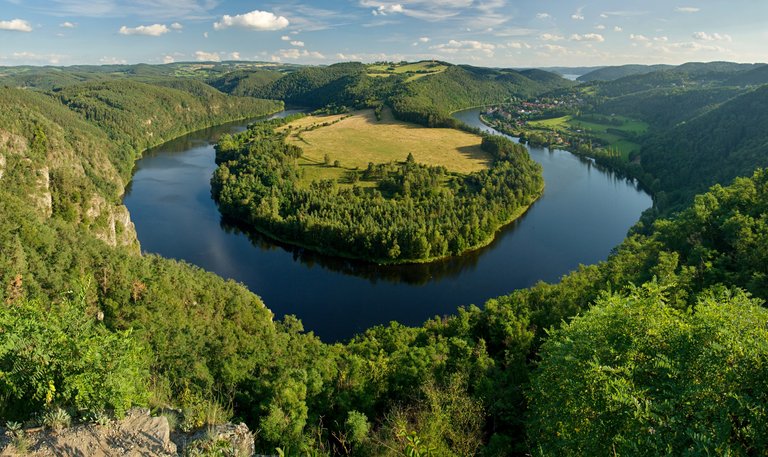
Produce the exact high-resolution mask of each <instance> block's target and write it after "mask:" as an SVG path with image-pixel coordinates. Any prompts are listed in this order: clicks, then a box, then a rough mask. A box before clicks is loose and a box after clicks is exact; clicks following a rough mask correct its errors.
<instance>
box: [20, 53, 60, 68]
mask: <svg viewBox="0 0 768 457" xmlns="http://www.w3.org/2000/svg"><path fill="white" fill-rule="evenodd" d="M63 57H66V56H63V55H61V54H35V53H34V52H26V51H24V52H14V53H13V54H11V55H10V56H8V58H9V59H10V60H13V61H15V62H46V63H49V64H51V65H58V64H59V63H61V59H62V58H63Z"/></svg>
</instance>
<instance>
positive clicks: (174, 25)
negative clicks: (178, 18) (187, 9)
mask: <svg viewBox="0 0 768 457" xmlns="http://www.w3.org/2000/svg"><path fill="white" fill-rule="evenodd" d="M171 28H172V29H173V30H181V29H183V28H184V26H183V25H181V24H179V23H178V22H174V23H173V24H171Z"/></svg>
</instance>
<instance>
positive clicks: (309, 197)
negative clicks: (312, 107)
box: [211, 120, 544, 263]
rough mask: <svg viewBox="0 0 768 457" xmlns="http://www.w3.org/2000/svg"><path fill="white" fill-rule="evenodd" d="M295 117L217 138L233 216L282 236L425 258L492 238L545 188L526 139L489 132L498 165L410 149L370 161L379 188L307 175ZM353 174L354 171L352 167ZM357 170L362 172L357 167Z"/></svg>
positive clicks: (488, 146)
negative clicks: (433, 162) (453, 167)
mask: <svg viewBox="0 0 768 457" xmlns="http://www.w3.org/2000/svg"><path fill="white" fill-rule="evenodd" d="M286 123H287V121H286V120H273V121H270V122H266V123H260V124H255V125H253V126H251V127H250V128H249V129H248V130H247V131H246V132H243V133H241V134H239V135H236V136H234V137H231V136H230V137H225V138H222V139H221V141H220V142H219V143H218V145H217V153H216V161H217V163H218V164H219V168H218V169H217V170H216V172H215V173H214V176H213V179H212V181H211V185H212V193H213V196H214V198H215V199H216V201H217V202H218V203H219V207H220V209H221V211H222V213H224V214H225V215H227V216H230V217H232V218H234V219H237V220H240V221H242V222H245V223H246V224H248V226H249V227H253V228H255V229H257V230H259V231H262V232H264V233H266V234H268V235H270V236H273V237H275V238H277V239H280V240H283V241H287V242H290V243H295V244H298V245H300V246H304V247H309V248H311V249H314V250H317V251H319V252H324V253H329V254H334V255H340V256H344V257H354V258H361V259H364V260H367V261H373V262H378V263H404V262H420V261H425V260H430V259H437V258H442V257H446V256H449V255H459V254H461V253H464V252H466V251H468V250H470V249H476V248H478V247H481V246H483V245H485V244H488V243H489V242H490V241H491V240H492V239H493V238H494V236H495V234H496V231H497V230H498V229H499V228H500V227H501V226H502V225H504V224H506V223H509V222H510V221H511V220H512V219H514V218H515V217H517V216H519V215H520V214H521V213H522V211H524V210H525V209H526V208H527V207H528V206H529V205H530V204H531V203H532V202H533V201H534V200H535V199H536V198H537V197H538V196H539V195H540V194H541V191H542V189H543V185H544V183H543V180H542V178H541V169H540V168H541V167H540V166H539V165H538V164H536V163H535V162H534V161H533V160H531V159H530V157H529V156H528V152H527V151H526V149H525V148H524V147H523V146H520V145H516V144H514V143H512V142H511V141H509V140H506V139H504V138H501V137H491V136H485V137H484V138H483V141H482V146H481V147H482V149H483V150H485V151H486V152H488V153H489V154H491V156H492V157H493V164H492V166H491V168H490V169H489V170H486V171H481V172H475V173H471V174H469V175H466V176H461V175H458V176H452V175H450V174H449V173H448V171H447V170H446V169H445V168H444V167H436V166H426V165H422V164H418V163H416V162H415V161H414V160H413V155H408V154H407V153H406V151H403V155H404V156H405V155H408V157H407V158H406V159H407V160H405V161H404V162H402V163H389V164H373V163H371V164H369V166H368V169H366V170H365V171H364V172H363V173H362V179H364V180H368V181H374V182H376V189H375V190H373V191H369V190H368V189H364V188H362V187H358V186H353V187H352V188H343V189H342V188H339V186H338V185H337V184H336V183H335V182H334V181H329V180H325V181H316V182H313V183H312V184H311V185H310V186H309V188H307V187H305V186H301V185H300V184H299V178H300V170H299V167H298V166H297V165H296V164H295V162H296V159H297V158H299V157H300V156H301V154H302V151H301V148H300V147H298V146H295V145H291V144H287V143H286V142H285V139H286V137H287V135H288V131H287V130H283V131H277V130H276V129H277V127H279V126H281V125H285V124H286ZM352 173H354V172H352ZM355 176H356V177H357V176H358V175H357V174H355Z"/></svg>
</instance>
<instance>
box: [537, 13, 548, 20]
mask: <svg viewBox="0 0 768 457" xmlns="http://www.w3.org/2000/svg"><path fill="white" fill-rule="evenodd" d="M536 19H542V20H543V19H552V15H551V14H549V13H537V14H536Z"/></svg>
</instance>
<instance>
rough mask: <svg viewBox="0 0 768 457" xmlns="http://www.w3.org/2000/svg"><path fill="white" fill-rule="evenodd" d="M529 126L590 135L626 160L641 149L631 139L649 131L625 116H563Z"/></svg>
mask: <svg viewBox="0 0 768 457" xmlns="http://www.w3.org/2000/svg"><path fill="white" fill-rule="evenodd" d="M609 119H613V120H614V122H615V120H617V121H618V122H617V123H616V124H614V123H611V121H610V120H609ZM619 122H620V123H619ZM528 125H529V126H530V127H533V128H536V129H545V130H561V131H562V130H568V131H570V132H572V133H581V132H586V133H589V134H590V135H591V136H593V137H595V138H599V139H600V140H602V141H604V142H605V143H607V144H608V147H609V148H611V149H614V150H616V151H618V152H620V153H621V155H622V157H623V158H624V159H628V158H629V154H630V153H632V152H633V151H637V150H639V149H640V145H639V144H637V143H635V142H634V141H632V140H631V139H630V138H629V137H631V136H634V135H637V134H642V133H644V132H645V131H647V129H648V124H646V123H644V122H641V121H638V120H636V119H631V118H627V117H624V116H612V117H611V118H608V117H603V116H601V117H600V118H589V119H584V118H581V117H576V116H561V117H556V118H552V119H543V120H537V121H529V122H528Z"/></svg>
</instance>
